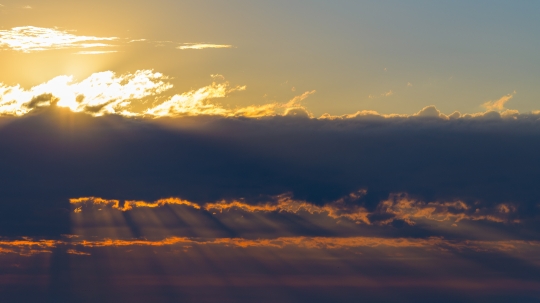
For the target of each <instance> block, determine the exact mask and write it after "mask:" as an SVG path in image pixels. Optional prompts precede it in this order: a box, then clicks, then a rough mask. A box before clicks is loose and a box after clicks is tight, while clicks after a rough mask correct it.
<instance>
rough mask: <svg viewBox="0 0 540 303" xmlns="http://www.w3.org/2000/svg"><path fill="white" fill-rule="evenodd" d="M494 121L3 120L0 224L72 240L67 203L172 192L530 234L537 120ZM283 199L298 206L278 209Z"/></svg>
mask: <svg viewBox="0 0 540 303" xmlns="http://www.w3.org/2000/svg"><path fill="white" fill-rule="evenodd" d="M47 102H50V99H49V96H43V97H40V98H38V99H35V101H34V102H33V104H35V106H38V105H40V104H43V103H47ZM428 111H431V112H432V113H430V114H422V113H426V112H428ZM489 115H491V114H490V113H488V114H484V115H476V116H467V115H461V116H460V118H448V117H446V116H441V114H440V113H439V112H438V111H436V109H424V110H423V111H421V112H420V113H419V114H417V115H412V116H390V117H384V116H380V115H375V114H359V115H354V116H350V117H332V118H323V119H309V118H305V117H290V116H273V117H263V118H259V119H249V118H242V117H239V118H235V117H229V118H226V117H216V116H214V117H210V116H197V117H184V118H174V119H172V118H162V119H151V120H149V119H131V118H124V117H120V116H115V115H111V116H103V117H98V118H94V117H91V116H88V115H86V114H77V113H72V112H70V111H69V110H67V109H61V108H56V107H54V106H52V107H48V108H39V109H37V111H36V112H35V114H31V115H27V116H24V117H21V118H17V119H13V118H10V119H8V120H9V122H6V123H5V124H4V123H0V124H4V126H3V127H2V128H0V140H1V141H2V142H3V148H2V149H0V161H1V164H2V171H1V172H0V182H1V183H2V184H3V185H4V186H3V190H2V192H1V193H0V194H1V195H2V196H1V197H0V201H2V203H1V206H0V207H1V208H2V212H1V213H2V215H1V216H2V222H1V225H2V229H3V230H6V231H7V230H11V231H17V233H21V234H22V233H24V232H27V231H28V232H29V231H30V230H33V231H34V232H35V231H36V230H40V231H42V232H44V233H49V232H51V233H67V232H68V231H66V230H68V229H69V221H68V218H69V216H70V213H72V211H71V210H70V203H69V199H73V198H77V197H103V198H104V199H117V200H118V201H133V202H129V203H127V204H126V203H124V204H118V206H117V207H118V208H119V209H125V207H126V206H129V207H134V208H136V207H138V206H137V205H144V206H145V207H153V206H158V205H165V204H166V203H161V204H160V203H159V202H144V203H143V201H158V200H160V199H163V198H165V197H180V198H181V199H184V200H186V201H189V202H190V203H193V205H195V204H196V205H200V206H201V207H205V205H206V207H209V208H208V209H209V210H210V206H212V207H213V209H214V211H215V210H217V211H219V209H220V208H221V209H225V208H228V207H232V206H235V207H236V208H239V209H240V210H242V209H243V211H247V210H249V207H248V205H249V206H250V207H251V206H253V207H256V206H257V205H259V206H260V205H262V206H263V207H266V206H265V205H266V204H265V203H270V204H268V205H269V206H271V208H272V207H274V208H275V207H277V208H276V211H278V212H279V210H282V211H283V210H286V209H288V208H287V207H293V206H294V205H296V204H295V203H300V204H299V205H305V206H302V207H303V208H304V209H306V210H309V209H311V210H315V211H316V212H324V213H326V214H332V213H333V214H335V216H337V217H340V216H342V217H346V216H354V217H355V220H358V221H360V222H365V223H366V222H369V223H370V224H376V225H384V224H390V225H392V226H394V225H395V226H398V225H399V224H398V223H399V222H404V223H405V224H407V225H411V224H420V225H422V224H421V222H422V221H423V220H427V221H433V222H438V221H444V222H448V223H460V222H462V221H463V220H466V221H474V222H493V223H494V224H502V226H506V225H507V226H508V227H507V228H508V229H511V230H516V229H522V230H523V229H528V230H529V231H528V232H527V233H521V235H525V234H526V235H527V236H526V237H528V238H537V237H538V235H537V232H536V229H535V227H534V226H536V225H535V223H534V222H535V218H537V216H538V213H539V211H540V207H539V202H538V201H539V200H538V197H540V192H539V189H538V186H536V185H537V184H536V183H537V182H536V180H539V177H540V161H539V159H538V157H537V153H536V151H537V150H539V147H540V143H539V142H540V141H539V140H538V136H539V135H540V127H539V120H538V118H539V116H538V115H535V114H513V115H512V116H504V115H501V114H497V115H492V116H489ZM29 187H31V188H32V190H28V188H29ZM359 190H360V191H361V192H365V194H362V195H360V196H359V197H358V198H357V199H347V200H346V201H345V202H340V203H341V204H340V203H337V204H336V201H339V200H340V199H342V198H343V197H348V196H349V194H350V193H357V192H358V191H359ZM284 193H289V194H287V195H286V196H281V197H285V199H289V200H290V201H293V202H290V204H279V203H280V202H279V199H278V200H276V198H275V197H280V195H282V194H284ZM136 201H139V202H138V203H139V204H137V202H136ZM216 201H217V202H216ZM219 201H225V202H223V203H221V202H219ZM234 201H241V203H240V204H238V203H237V204H234ZM115 203H116V202H115ZM119 203H120V202H119ZM145 203H146V204H145ZM212 203H213V204H212ZM231 203H232V204H231ZM302 203H305V204H302ZM113 205H116V204H113ZM280 205H281V206H280ZM284 205H285V206H284ZM309 207H311V208H309ZM278 208H279V209H278ZM292 213H294V212H292ZM497 222H499V223H497ZM40 224H45V225H43V226H42V225H40ZM396 224H398V225H396ZM460 224H461V223H460ZM486 224H487V223H486ZM44 226H45V227H44ZM516 226H519V227H516ZM276 236H279V234H277V235H276ZM520 237H521V236H520Z"/></svg>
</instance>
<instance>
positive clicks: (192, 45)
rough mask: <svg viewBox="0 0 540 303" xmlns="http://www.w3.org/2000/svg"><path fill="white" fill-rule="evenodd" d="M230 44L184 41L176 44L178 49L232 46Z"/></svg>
mask: <svg viewBox="0 0 540 303" xmlns="http://www.w3.org/2000/svg"><path fill="white" fill-rule="evenodd" d="M232 47H233V46H232V45H228V44H210V43H184V44H183V45H181V46H178V47H177V48H178V49H182V50H186V49H206V48H232Z"/></svg>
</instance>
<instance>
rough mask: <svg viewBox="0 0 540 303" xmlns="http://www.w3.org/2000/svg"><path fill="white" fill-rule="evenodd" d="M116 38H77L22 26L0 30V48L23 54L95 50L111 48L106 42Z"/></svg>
mask: <svg viewBox="0 0 540 303" xmlns="http://www.w3.org/2000/svg"><path fill="white" fill-rule="evenodd" d="M114 40H118V38H117V37H94V36H78V35H74V34H70V33H69V32H68V31H61V30H57V29H51V28H44V27H35V26H22V27H14V28H12V29H10V30H0V47H2V48H4V49H12V50H15V51H20V52H23V53H32V52H39V51H46V50H54V49H66V48H95V47H109V46H112V45H111V44H110V43H108V42H107V41H114Z"/></svg>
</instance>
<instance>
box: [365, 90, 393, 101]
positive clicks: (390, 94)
mask: <svg viewBox="0 0 540 303" xmlns="http://www.w3.org/2000/svg"><path fill="white" fill-rule="evenodd" d="M392 95H394V91H393V90H389V91H387V92H384V93H381V94H380V95H369V98H370V99H376V98H380V97H390V96H392Z"/></svg>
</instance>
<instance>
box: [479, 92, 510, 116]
mask: <svg viewBox="0 0 540 303" xmlns="http://www.w3.org/2000/svg"><path fill="white" fill-rule="evenodd" d="M515 94H516V92H514V93H512V94H508V95H505V96H502V97H501V98H500V99H499V100H496V101H488V102H486V103H484V104H482V106H483V107H484V108H485V109H487V110H488V111H502V110H504V109H505V108H504V106H505V104H506V102H508V101H510V100H511V99H512V98H514V95H515Z"/></svg>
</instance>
